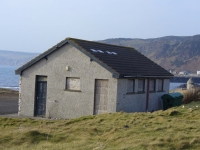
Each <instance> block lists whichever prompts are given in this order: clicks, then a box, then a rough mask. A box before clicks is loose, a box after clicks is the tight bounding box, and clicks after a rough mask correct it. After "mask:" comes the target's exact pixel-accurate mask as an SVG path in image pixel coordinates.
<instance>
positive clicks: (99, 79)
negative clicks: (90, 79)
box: [93, 79, 109, 115]
mask: <svg viewBox="0 0 200 150" xmlns="http://www.w3.org/2000/svg"><path fill="white" fill-rule="evenodd" d="M97 80H105V81H107V82H108V90H109V79H95V80H94V105H93V115H98V114H95V104H96V103H95V98H96V82H97ZM108 92H109V91H108ZM107 96H108V95H107ZM108 98H109V97H108ZM107 103H108V101H107ZM107 106H108V104H107Z"/></svg>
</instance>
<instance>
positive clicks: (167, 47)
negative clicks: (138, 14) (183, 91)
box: [99, 35, 200, 72]
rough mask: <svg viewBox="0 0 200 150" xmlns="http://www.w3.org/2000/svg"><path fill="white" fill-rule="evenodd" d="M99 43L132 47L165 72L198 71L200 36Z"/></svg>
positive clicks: (199, 68) (107, 40) (199, 63)
mask: <svg viewBox="0 0 200 150" xmlns="http://www.w3.org/2000/svg"><path fill="white" fill-rule="evenodd" d="M99 42H102V43H108V44H114V45H120V46H128V47H134V48H135V49H136V50H138V51H140V52H141V53H142V54H144V55H145V56H147V57H148V58H150V59H151V60H153V61H154V62H156V63H157V64H159V65H161V66H162V67H163V68H165V69H167V70H169V69H173V70H175V71H177V72H178V71H184V70H187V71H190V72H196V71H197V70H200V35H195V36H166V37H160V38H151V39H130V38H115V39H106V40H101V41H99Z"/></svg>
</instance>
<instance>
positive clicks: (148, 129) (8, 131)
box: [0, 102, 200, 150]
mask: <svg viewBox="0 0 200 150" xmlns="http://www.w3.org/2000/svg"><path fill="white" fill-rule="evenodd" d="M196 105H200V102H193V103H191V104H184V106H185V107H183V106H180V107H174V108H171V109H168V110H166V111H155V112H153V113H125V112H119V113H112V114H102V115H97V116H85V117H80V118H77V119H70V120H41V119H40V120H35V119H25V118H24V119H17V118H15V119H14V118H1V117H0V131H1V134H0V149H8V150H9V149H10V150H11V149H29V150H34V149H43V150H46V149H47V150H48V149H58V150H59V149H60V150H62V149H70V150H76V149H83V150H87V149H96V150H110V149H127V150H129V149H147V150H148V149H149V150H150V149H162V150H168V149H193V150H195V149H196V150H198V149H199V147H200V129H199V127H198V126H197V125H198V124H200V116H199V114H200V107H193V106H196ZM187 106H190V107H189V108H188V107H187ZM191 110H192V111H191Z"/></svg>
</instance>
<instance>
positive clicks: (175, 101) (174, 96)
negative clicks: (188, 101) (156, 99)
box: [161, 92, 183, 110]
mask: <svg viewBox="0 0 200 150" xmlns="http://www.w3.org/2000/svg"><path fill="white" fill-rule="evenodd" d="M161 98H162V100H163V110H166V109H168V108H171V107H174V106H180V105H182V100H183V94H181V93H179V92H174V93H169V94H164V95H163V96H162V97H161Z"/></svg>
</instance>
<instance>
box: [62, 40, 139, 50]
mask: <svg viewBox="0 0 200 150" xmlns="http://www.w3.org/2000/svg"><path fill="white" fill-rule="evenodd" d="M65 40H79V41H84V42H91V43H97V44H102V45H109V46H115V47H123V48H131V49H133V50H136V49H135V48H134V47H129V46H120V45H114V44H108V43H102V42H98V41H89V40H83V39H77V38H71V37H67V38H66V39H65ZM136 51H137V50H136Z"/></svg>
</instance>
